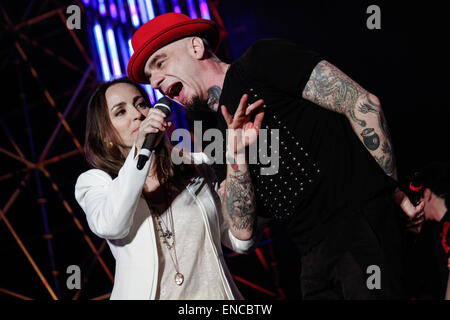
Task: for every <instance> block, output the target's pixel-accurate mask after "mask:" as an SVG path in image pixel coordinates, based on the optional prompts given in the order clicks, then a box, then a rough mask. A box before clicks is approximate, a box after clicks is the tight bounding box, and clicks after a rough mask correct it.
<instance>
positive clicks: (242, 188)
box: [221, 94, 264, 240]
mask: <svg viewBox="0 0 450 320" xmlns="http://www.w3.org/2000/svg"><path fill="white" fill-rule="evenodd" d="M247 98H248V96H247V95H246V94H244V95H243V96H242V98H241V101H240V103H239V107H238V108H237V110H236V112H235V114H234V116H231V115H230V114H229V113H228V110H227V108H226V107H225V106H222V114H223V117H224V118H225V121H226V122H227V125H228V130H227V144H228V145H227V177H226V180H225V182H224V183H222V184H221V187H222V185H223V187H224V189H225V190H224V196H223V201H222V212H223V214H224V218H225V220H226V221H227V222H228V225H229V228H230V230H231V232H232V233H233V235H234V236H235V237H236V238H238V239H240V240H248V239H250V238H251V237H252V236H253V226H254V223H255V192H254V189H253V184H252V181H251V177H250V172H249V171H248V165H247V162H246V158H245V152H244V151H245V147H246V146H248V145H250V144H251V143H253V142H255V141H256V139H257V137H258V134H259V129H260V128H261V123H262V120H263V118H264V110H263V109H260V107H261V106H262V105H263V103H264V101H263V100H258V101H256V102H255V103H253V104H251V105H249V106H247ZM255 112H256V114H255V117H254V121H253V122H252V121H251V116H252V114H253V113H255ZM229 157H231V161H229V160H228V159H229ZM236 157H238V159H236Z"/></svg>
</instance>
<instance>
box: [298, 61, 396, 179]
mask: <svg viewBox="0 0 450 320" xmlns="http://www.w3.org/2000/svg"><path fill="white" fill-rule="evenodd" d="M302 96H303V98H304V99H306V100H309V101H312V102H314V103H315V104H317V105H319V106H321V107H323V108H325V109H329V110H332V111H335V112H338V113H341V114H344V115H345V116H347V118H348V119H349V121H350V124H351V125H352V127H353V130H354V131H355V133H356V135H357V136H358V138H359V139H360V140H361V142H362V143H363V144H364V146H365V147H366V148H367V150H368V151H369V152H370V154H371V155H372V156H373V157H374V158H375V160H376V161H377V162H378V164H379V165H380V167H381V168H382V169H383V170H384V172H385V173H386V174H387V175H388V176H390V177H392V178H394V179H395V180H397V171H396V167H395V160H394V153H393V151H392V142H391V138H390V134H389V129H388V127H387V123H386V119H385V117H384V114H383V110H382V109H381V105H380V102H379V100H378V98H377V97H376V96H374V95H373V94H371V93H369V92H368V91H366V90H364V89H363V88H362V87H361V86H359V85H358V84H357V83H356V82H354V81H353V80H352V79H350V78H349V77H348V76H347V75H345V74H344V73H343V72H342V71H340V70H339V69H338V68H336V67H335V66H334V65H332V64H331V63H329V62H327V61H325V60H322V61H321V62H320V63H318V64H317V66H316V67H315V68H314V70H313V72H312V74H311V77H310V78H309V81H308V82H307V84H306V86H305V89H304V90H303V93H302Z"/></svg>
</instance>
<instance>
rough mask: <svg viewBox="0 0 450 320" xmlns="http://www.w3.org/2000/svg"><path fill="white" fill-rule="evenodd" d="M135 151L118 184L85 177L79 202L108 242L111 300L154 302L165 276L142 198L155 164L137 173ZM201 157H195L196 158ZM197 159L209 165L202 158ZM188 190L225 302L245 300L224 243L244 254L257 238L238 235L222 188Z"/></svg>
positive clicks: (96, 175) (100, 174)
mask: <svg viewBox="0 0 450 320" xmlns="http://www.w3.org/2000/svg"><path fill="white" fill-rule="evenodd" d="M131 150H132V152H130V153H129V154H128V156H127V159H126V160H125V163H124V165H123V166H122V168H121V169H120V171H119V174H118V176H117V177H116V178H114V179H112V178H111V176H110V175H109V174H107V173H106V172H104V171H102V170H99V169H91V170H88V171H86V172H84V173H83V174H81V175H80V176H79V177H78V180H77V183H76V186H75V198H76V199H77V201H78V203H79V204H80V206H81V208H82V209H83V211H84V212H85V213H86V219H87V222H88V224H89V227H90V229H91V230H92V232H94V233H95V234H96V235H97V236H99V237H101V238H104V239H106V240H107V242H108V245H109V247H110V249H111V252H112V254H113V256H114V258H115V261H116V269H115V276H114V287H113V291H112V293H111V299H140V300H142V299H155V297H156V291H157V288H158V275H159V271H160V270H159V255H158V248H157V242H158V241H157V239H156V238H157V236H156V230H155V226H154V224H153V219H152V215H151V213H150V210H149V207H148V205H147V202H146V200H145V199H144V197H142V196H141V194H142V188H143V186H144V183H145V180H146V178H147V174H148V171H149V163H150V162H151V159H150V160H149V161H147V163H146V165H145V166H144V168H143V169H142V170H138V169H137V168H136V164H137V157H134V146H133V148H132V149H131ZM196 155H197V154H196V153H194V154H193V156H194V158H195V157H196ZM152 156H153V154H152ZM198 158H199V159H200V162H205V161H202V159H203V158H204V156H203V155H201V154H200V156H199V157H198ZM186 189H187V191H188V193H189V195H190V197H191V201H192V202H193V204H194V203H195V205H196V206H197V208H198V210H199V212H200V213H201V218H202V220H203V226H204V228H205V235H206V240H205V241H206V242H207V243H208V245H209V247H210V248H211V250H212V251H213V252H214V256H213V258H214V261H215V263H216V264H217V265H218V269H219V276H220V279H221V281H222V285H223V287H224V289H225V292H226V297H227V298H228V299H242V296H241V294H240V292H239V290H238V289H237V287H236V285H235V283H234V281H233V278H232V276H231V274H230V272H229V270H228V267H227V265H226V263H225V259H224V257H223V252H222V247H221V244H224V245H225V246H227V247H228V248H230V249H232V250H233V251H236V252H239V253H245V252H249V251H250V250H252V247H253V246H254V244H255V242H256V241H255V240H256V239H255V238H252V239H250V240H248V241H242V240H239V239H237V238H236V237H234V236H233V234H232V233H231V231H230V229H229V227H228V225H227V223H226V222H225V220H224V218H223V216H222V212H221V210H220V209H221V208H220V203H217V196H215V194H216V191H215V190H217V184H216V185H215V186H214V187H209V184H205V183H204V179H198V180H197V181H196V182H194V183H191V184H190V185H188V186H187V187H186ZM158 238H159V237H158ZM185 281H186V280H185Z"/></svg>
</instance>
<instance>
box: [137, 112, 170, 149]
mask: <svg viewBox="0 0 450 320" xmlns="http://www.w3.org/2000/svg"><path fill="white" fill-rule="evenodd" d="M165 117H166V115H165V114H164V112H162V111H161V110H158V109H155V108H151V109H150V110H149V111H148V114H147V117H146V118H145V119H144V120H143V121H142V122H141V125H140V127H139V131H138V136H137V138H136V148H137V149H138V150H137V152H139V150H141V148H142V145H143V144H144V141H145V137H146V136H147V134H149V133H158V132H161V134H160V135H159V136H158V138H157V140H156V143H155V146H157V145H158V144H159V142H160V141H161V139H162V137H163V135H164V132H165V131H166V130H167V129H168V128H170V126H171V125H172V122H166V121H165V119H164V118H165Z"/></svg>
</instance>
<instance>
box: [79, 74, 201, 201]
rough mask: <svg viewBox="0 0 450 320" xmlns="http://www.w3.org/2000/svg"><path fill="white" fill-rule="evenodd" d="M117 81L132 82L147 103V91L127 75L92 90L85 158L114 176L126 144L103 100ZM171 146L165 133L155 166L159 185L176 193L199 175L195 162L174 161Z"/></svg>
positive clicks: (88, 111) (156, 155)
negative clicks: (192, 163)
mask: <svg viewBox="0 0 450 320" xmlns="http://www.w3.org/2000/svg"><path fill="white" fill-rule="evenodd" d="M118 83H128V84H130V85H132V86H134V87H135V88H136V89H137V90H139V93H140V94H141V95H142V97H143V98H144V100H145V102H146V103H147V104H148V105H149V106H150V100H149V98H148V95H147V92H146V91H145V90H144V88H142V87H141V86H140V85H139V84H137V83H134V82H133V81H131V80H130V79H128V78H127V77H124V78H120V79H116V80H113V81H108V82H105V83H102V84H101V85H100V86H99V87H98V88H97V89H96V90H95V92H94V93H93V94H92V96H91V98H90V100H89V103H88V110H87V121H86V141H85V147H84V148H85V153H86V159H87V161H88V163H89V164H90V166H92V167H93V168H97V169H101V170H103V171H106V172H107V173H108V174H109V175H111V177H112V178H115V177H117V175H118V173H119V170H120V168H121V167H122V166H123V163H124V162H125V156H124V150H125V148H126V147H125V146H124V144H123V142H122V139H121V138H120V136H119V134H118V132H117V130H116V129H115V128H114V126H113V125H112V122H111V119H110V117H109V112H108V106H107V103H106V97H105V93H106V90H107V89H108V88H109V87H111V86H113V85H115V84H118ZM172 149H173V146H172V145H171V143H170V142H169V141H168V139H167V137H165V138H164V139H163V141H161V142H160V143H159V145H158V146H157V147H156V148H155V154H154V157H155V161H156V162H155V169H156V173H157V178H158V181H159V183H160V184H161V186H164V185H165V187H167V186H168V185H170V189H174V190H173V191H175V192H176V193H179V192H181V191H182V189H184V187H185V186H186V183H187V182H188V181H189V179H190V178H191V177H193V176H195V175H198V174H199V173H200V172H201V171H202V170H199V168H198V166H197V165H191V164H184V163H182V164H180V165H175V164H174V163H173V162H172V159H171V152H172Z"/></svg>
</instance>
